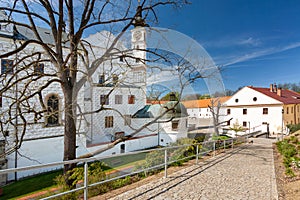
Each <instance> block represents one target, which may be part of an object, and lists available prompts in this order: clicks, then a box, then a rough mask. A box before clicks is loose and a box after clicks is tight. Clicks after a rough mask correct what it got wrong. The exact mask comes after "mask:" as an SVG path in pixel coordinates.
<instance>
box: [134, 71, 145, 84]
mask: <svg viewBox="0 0 300 200" xmlns="http://www.w3.org/2000/svg"><path fill="white" fill-rule="evenodd" d="M133 81H134V82H136V83H143V82H145V78H144V73H143V72H133Z"/></svg>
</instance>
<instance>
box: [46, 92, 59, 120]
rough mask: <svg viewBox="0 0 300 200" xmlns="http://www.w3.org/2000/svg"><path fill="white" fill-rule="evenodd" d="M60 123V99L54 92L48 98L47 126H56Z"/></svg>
mask: <svg viewBox="0 0 300 200" xmlns="http://www.w3.org/2000/svg"><path fill="white" fill-rule="evenodd" d="M58 124H59V100H58V96H57V95H55V94H53V95H51V96H49V97H48V99H47V115H46V126H56V125H58Z"/></svg>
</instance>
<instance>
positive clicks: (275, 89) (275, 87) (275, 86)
mask: <svg viewBox="0 0 300 200" xmlns="http://www.w3.org/2000/svg"><path fill="white" fill-rule="evenodd" d="M273 92H277V85H276V83H274V91H273Z"/></svg>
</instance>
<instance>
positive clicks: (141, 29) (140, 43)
mask: <svg viewBox="0 0 300 200" xmlns="http://www.w3.org/2000/svg"><path fill="white" fill-rule="evenodd" d="M133 25H134V28H133V29H132V30H131V48H132V56H133V57H134V59H133V62H132V70H131V74H132V78H131V81H132V82H133V83H134V84H135V85H136V86H140V87H141V88H142V89H143V90H144V92H143V93H144V99H145V101H146V96H145V94H146V92H145V91H146V71H147V66H146V63H145V62H146V55H147V52H146V49H147V44H146V36H147V35H146V33H147V31H146V28H145V27H146V26H147V24H146V23H145V20H144V19H143V17H142V7H141V6H138V8H137V10H136V16H135V19H134V22H133Z"/></svg>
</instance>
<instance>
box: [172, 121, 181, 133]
mask: <svg viewBox="0 0 300 200" xmlns="http://www.w3.org/2000/svg"><path fill="white" fill-rule="evenodd" d="M171 127H172V131H178V129H179V120H172V125H171Z"/></svg>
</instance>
